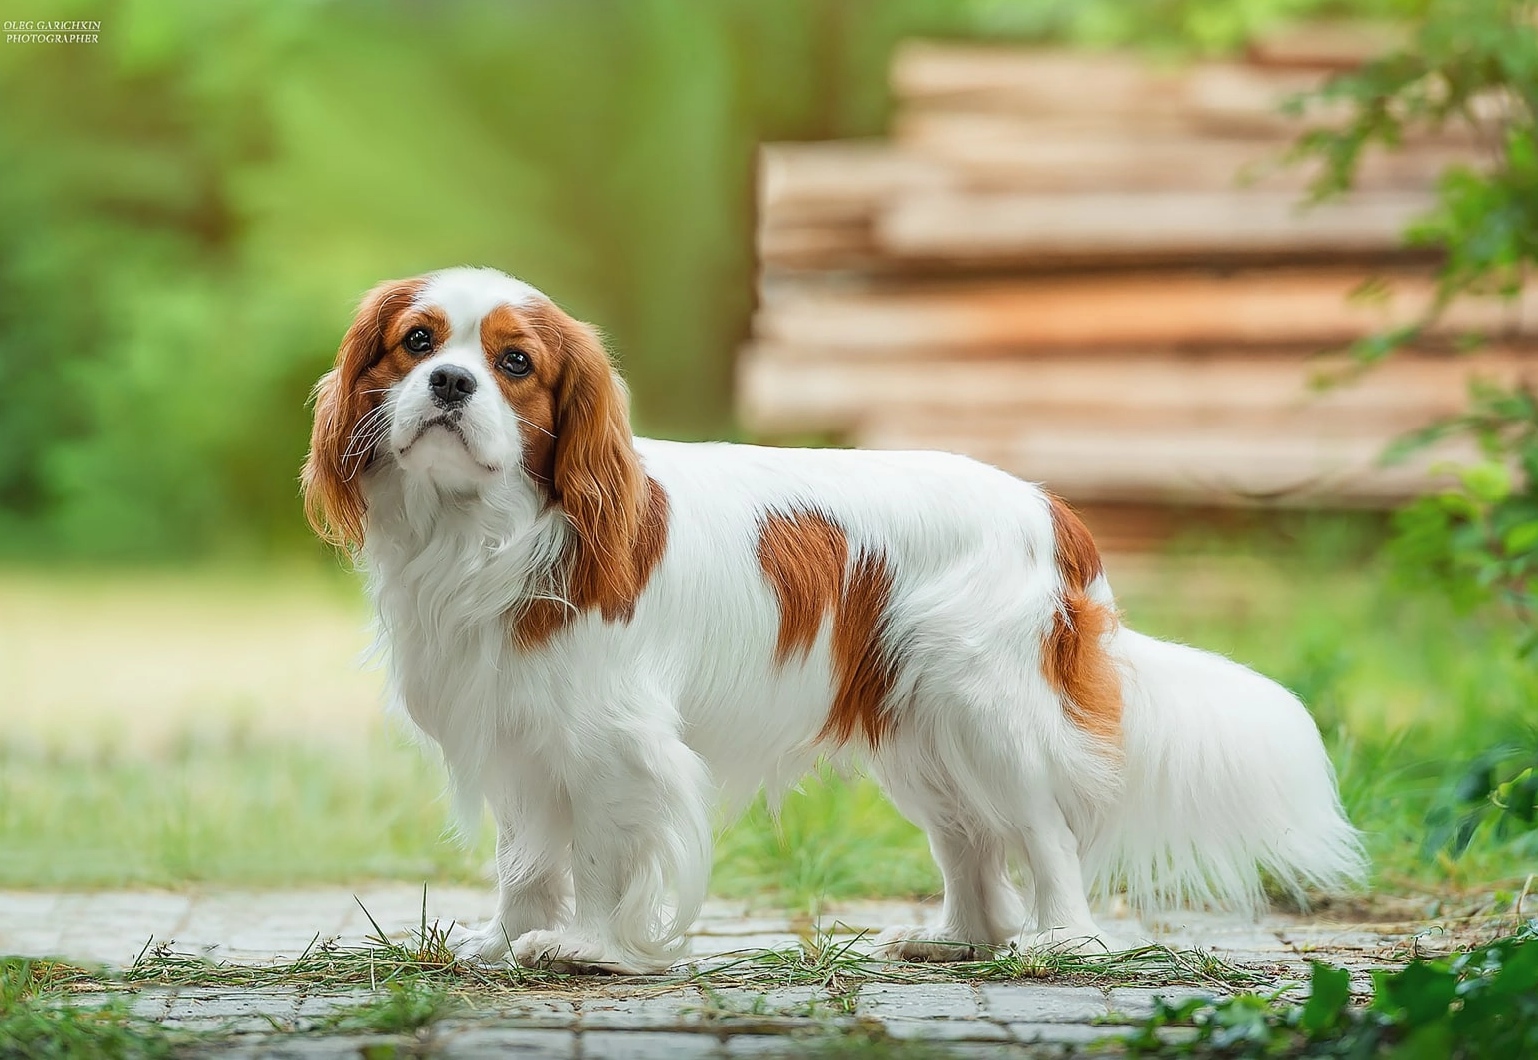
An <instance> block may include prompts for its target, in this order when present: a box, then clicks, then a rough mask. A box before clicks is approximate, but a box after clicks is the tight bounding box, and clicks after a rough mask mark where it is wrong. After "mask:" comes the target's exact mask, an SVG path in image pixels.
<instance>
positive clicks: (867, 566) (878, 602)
mask: <svg viewBox="0 0 1538 1060" xmlns="http://www.w3.org/2000/svg"><path fill="white" fill-rule="evenodd" d="M891 598H892V571H891V568H890V567H889V566H888V565H887V561H886V557H884V556H880V555H877V554H875V553H871V552H861V553H860V555H859V556H858V557H856V558H855V561H854V565H853V566H852V567H851V568H850V570H849V576H848V578H847V580H846V582H845V585H844V595H843V599H842V600H841V601H840V602H839V606H838V616H837V617H836V618H835V619H834V622H833V675H834V678H835V679H836V680H837V682H838V688H837V690H836V691H835V692H834V693H833V706H832V708H831V709H830V710H829V711H828V720H827V721H826V722H824V723H823V726H822V731H821V732H819V733H818V734H817V738H818V739H819V740H832V741H833V742H834V743H835V744H843V743H847V742H848V741H849V738H850V737H851V736H853V735H854V733H855V730H857V729H858V730H859V731H860V733H861V735H863V736H864V737H865V740H866V742H867V743H869V744H870V746H871V747H873V748H874V747H876V746H877V745H878V744H880V742H881V740H882V738H883V737H884V736H886V734H887V733H888V732H890V731H891V728H892V715H891V712H890V711H889V710H888V706H887V696H888V695H890V694H891V691H892V684H893V681H894V674H893V667H892V663H891V660H890V659H888V658H887V655H886V651H885V649H884V648H883V646H882V643H881V635H882V633H883V631H884V630H885V627H886V609H887V604H888V603H889V602H890V601H891Z"/></svg>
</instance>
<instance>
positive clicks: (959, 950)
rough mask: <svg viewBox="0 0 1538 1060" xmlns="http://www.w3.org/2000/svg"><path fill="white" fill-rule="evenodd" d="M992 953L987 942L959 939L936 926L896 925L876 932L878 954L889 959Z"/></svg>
mask: <svg viewBox="0 0 1538 1060" xmlns="http://www.w3.org/2000/svg"><path fill="white" fill-rule="evenodd" d="M992 955H993V947H992V946H989V945H987V944H984V943H976V942H958V941H956V940H955V939H953V938H950V937H948V936H947V935H946V934H945V932H943V931H941V930H939V929H937V928H925V927H894V928H887V929H886V930H885V931H883V932H882V933H881V934H879V935H877V936H876V956H878V957H884V958H885V959H887V960H889V961H933V962H935V963H947V962H951V961H980V960H986V959H987V958H988V957H991V956H992Z"/></svg>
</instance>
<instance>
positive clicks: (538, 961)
mask: <svg viewBox="0 0 1538 1060" xmlns="http://www.w3.org/2000/svg"><path fill="white" fill-rule="evenodd" d="M513 960H514V961H515V962H516V963H517V964H519V965H521V966H523V967H524V968H536V969H539V970H541V971H548V972H560V973H562V974H565V975H648V974H651V973H653V972H659V971H664V970H666V969H665V967H659V966H656V965H651V964H641V963H638V962H635V961H629V960H625V959H624V958H621V957H617V956H615V955H614V954H613V953H610V952H606V951H605V949H604V948H603V947H602V946H600V945H599V944H598V943H596V942H594V941H592V940H590V939H585V938H582V937H580V936H578V935H568V934H565V933H564V932H560V931H530V932H527V933H525V934H523V935H521V936H519V937H518V940H517V941H516V942H514V943H513Z"/></svg>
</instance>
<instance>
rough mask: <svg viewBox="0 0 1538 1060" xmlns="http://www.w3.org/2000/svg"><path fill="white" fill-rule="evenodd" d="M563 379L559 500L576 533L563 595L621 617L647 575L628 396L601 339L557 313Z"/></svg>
mask: <svg viewBox="0 0 1538 1060" xmlns="http://www.w3.org/2000/svg"><path fill="white" fill-rule="evenodd" d="M555 320H556V323H557V325H558V326H559V328H560V332H561V345H562V352H563V357H562V369H561V382H560V386H559V390H558V392H557V395H556V403H555V405H556V407H555V469H554V471H555V481H554V483H553V485H554V491H553V492H554V493H555V499H556V501H557V503H559V504H560V506H561V508H562V510H563V511H564V512H565V513H566V518H567V519H568V520H569V521H570V522H571V525H572V528H573V529H574V530H575V531H576V533H577V546H578V547H577V549H576V554H575V556H574V557H573V560H572V566H571V570H570V575H569V576H570V584H569V586H568V592H569V594H570V599H571V602H572V603H573V604H575V605H576V606H578V607H592V606H597V607H599V608H600V609H601V610H602V612H603V615H604V617H605V618H608V619H614V618H617V617H620V616H622V615H627V614H629V612H630V609H631V607H632V606H633V605H634V601H635V598H636V596H637V594H638V593H639V592H640V590H641V587H642V586H641V581H642V579H643V578H644V577H645V574H646V572H645V571H642V570H640V567H641V564H642V559H641V557H640V556H639V555H638V554H637V543H638V539H639V537H640V533H641V526H642V522H643V519H644V517H645V511H646V504H647V484H646V473H645V471H643V470H642V468H641V461H640V459H639V458H638V457H637V456H636V451H635V445H634V444H633V439H632V437H631V434H630V408H629V406H630V395H629V394H628V393H627V392H626V390H625V384H624V383H622V382H621V381H620V378H619V376H618V375H617V374H616V373H615V371H614V368H613V367H612V366H611V365H610V364H609V357H608V355H607V354H606V353H605V352H604V348H603V343H602V342H600V341H599V338H598V335H597V333H595V332H594V331H593V329H592V328H591V327H589V326H588V325H586V324H581V323H578V322H577V321H575V320H573V319H571V318H570V317H568V316H567V315H566V314H565V313H562V312H560V311H559V310H557V311H556V313H555Z"/></svg>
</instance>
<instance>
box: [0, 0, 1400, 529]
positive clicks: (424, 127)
mask: <svg viewBox="0 0 1538 1060" xmlns="http://www.w3.org/2000/svg"><path fill="white" fill-rule="evenodd" d="M1396 6H1397V3H1396V2H1395V0H1349V2H1347V0H516V2H505V3H498V2H493V0H444V2H441V3H434V4H426V3H414V2H409V0H390V2H385V3H365V2H363V0H327V2H296V0H220V2H219V3H207V2H204V0H118V2H103V0H40V2H37V3H34V4H31V5H30V6H29V10H28V11H26V12H25V14H26V15H27V17H29V18H38V19H44V18H93V19H101V20H102V22H103V26H102V30H101V34H100V43H99V44H96V45H85V46H45V45H31V46H29V45H9V46H6V48H5V49H4V52H3V54H0V158H3V159H5V163H4V165H3V167H0V552H4V553H9V554H12V555H16V554H22V555H25V554H33V555H38V554H49V555H72V556H88V557H103V558H111V557H122V556H146V555H148V556H153V555H163V556H185V555H188V554H189V553H194V552H206V551H223V552H235V553H261V552H266V551H272V550H276V549H284V548H292V547H295V546H296V545H298V544H299V543H300V542H303V541H305V540H307V538H306V535H305V531H304V529H303V522H302V520H301V518H300V517H299V506H298V503H297V500H296V487H295V473H296V468H297V466H298V464H299V461H300V459H301V456H302V453H303V449H304V446H305V443H306V439H307V433H308V413H307V410H306V408H305V398H306V394H307V392H308V390H309V388H310V386H311V384H312V383H313V382H314V380H315V379H316V378H317V377H318V376H319V374H320V373H321V372H322V370H324V368H325V367H326V366H327V365H328V363H329V361H330V359H331V357H332V355H333V351H334V349H335V343H336V341H337V339H338V337H339V335H340V333H341V331H342V330H343V328H344V327H345V324H346V321H347V318H348V315H349V311H350V309H351V307H352V304H353V303H354V301H355V299H356V298H357V297H358V295H359V293H360V292H361V291H363V290H364V289H365V288H367V287H368V286H369V285H371V284H372V283H374V282H375V281H378V280H380V279H382V278H385V277H389V276H394V275H402V274H411V273H415V272H419V271H423V270H427V269H432V268H437V267H442V266H445V265H451V264H459V263H465V262H472V263H478V264H487V265H494V266H497V267H499V268H503V269H506V270H509V271H511V272H514V273H517V274H519V275H521V276H523V277H525V278H527V279H529V280H530V281H531V282H533V283H535V284H536V285H538V286H541V287H543V288H545V289H547V290H549V291H551V292H553V293H554V294H555V296H556V297H557V298H558V299H560V300H561V301H562V302H563V303H564V304H566V305H567V306H568V308H570V309H571V310H572V311H573V312H575V313H576V314H577V315H579V316H582V317H584V318H587V319H590V320H593V321H595V322H597V323H598V324H600V326H602V327H603V328H604V329H605V330H606V331H607V333H608V334H609V336H610V338H611V340H612V343H613V345H614V346H615V348H616V349H617V351H618V352H619V355H620V359H621V362H622V364H623V366H624V368H625V369H626V371H627V373H628V375H629V377H630V379H631V381H632V384H633V390H634V393H635V397H636V406H637V411H638V422H639V425H640V426H641V427H642V428H643V429H646V430H649V431H652V432H656V433H664V434H669V435H674V436H681V437H703V436H716V437H719V436H722V435H724V434H729V433H730V432H731V425H730V414H729V401H728V398H729V386H730V374H731V355H732V351H733V349H734V347H735V346H736V345H737V343H738V342H739V341H740V339H741V338H742V337H743V336H744V335H745V333H746V329H747V321H748V314H749V313H750V311H751V301H752V271H753V258H752V228H753V180H754V148H755V145H756V144H757V143H759V142H760V141H764V140H779V139H819V138H828V137H850V136H861V135H873V134H877V133H879V132H881V131H882V129H883V125H884V120H885V110H886V107H887V105H888V104H887V99H886V89H885V84H886V67H887V62H888V59H889V56H890V52H891V49H892V47H893V45H894V44H895V43H896V42H897V41H898V40H900V39H902V38H904V37H909V36H920V35H990V36H1006V37H1013V38H1025V39H1067V40H1074V41H1079V42H1083V43H1087V44H1104V45H1110V44H1121V43H1129V42H1131V43H1139V44H1143V45H1146V46H1149V47H1153V48H1157V49H1163V50H1166V51H1181V50H1184V51H1192V50H1194V51H1199V52H1211V51H1222V50H1225V49H1230V48H1233V47H1237V46H1239V45H1240V44H1242V43H1243V42H1244V41H1245V40H1246V39H1247V38H1248V37H1249V36H1250V35H1251V34H1253V33H1254V32H1256V31H1257V30H1259V29H1263V28H1265V27H1268V26H1270V25H1272V24H1274V23H1276V22H1278V21H1281V20H1284V19H1290V18H1297V17H1304V16H1309V15H1314V14H1321V13H1322V14H1335V13H1341V12H1363V11H1366V12H1378V13H1384V12H1391V11H1392V10H1393V9H1394V8H1395V7H1396Z"/></svg>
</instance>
